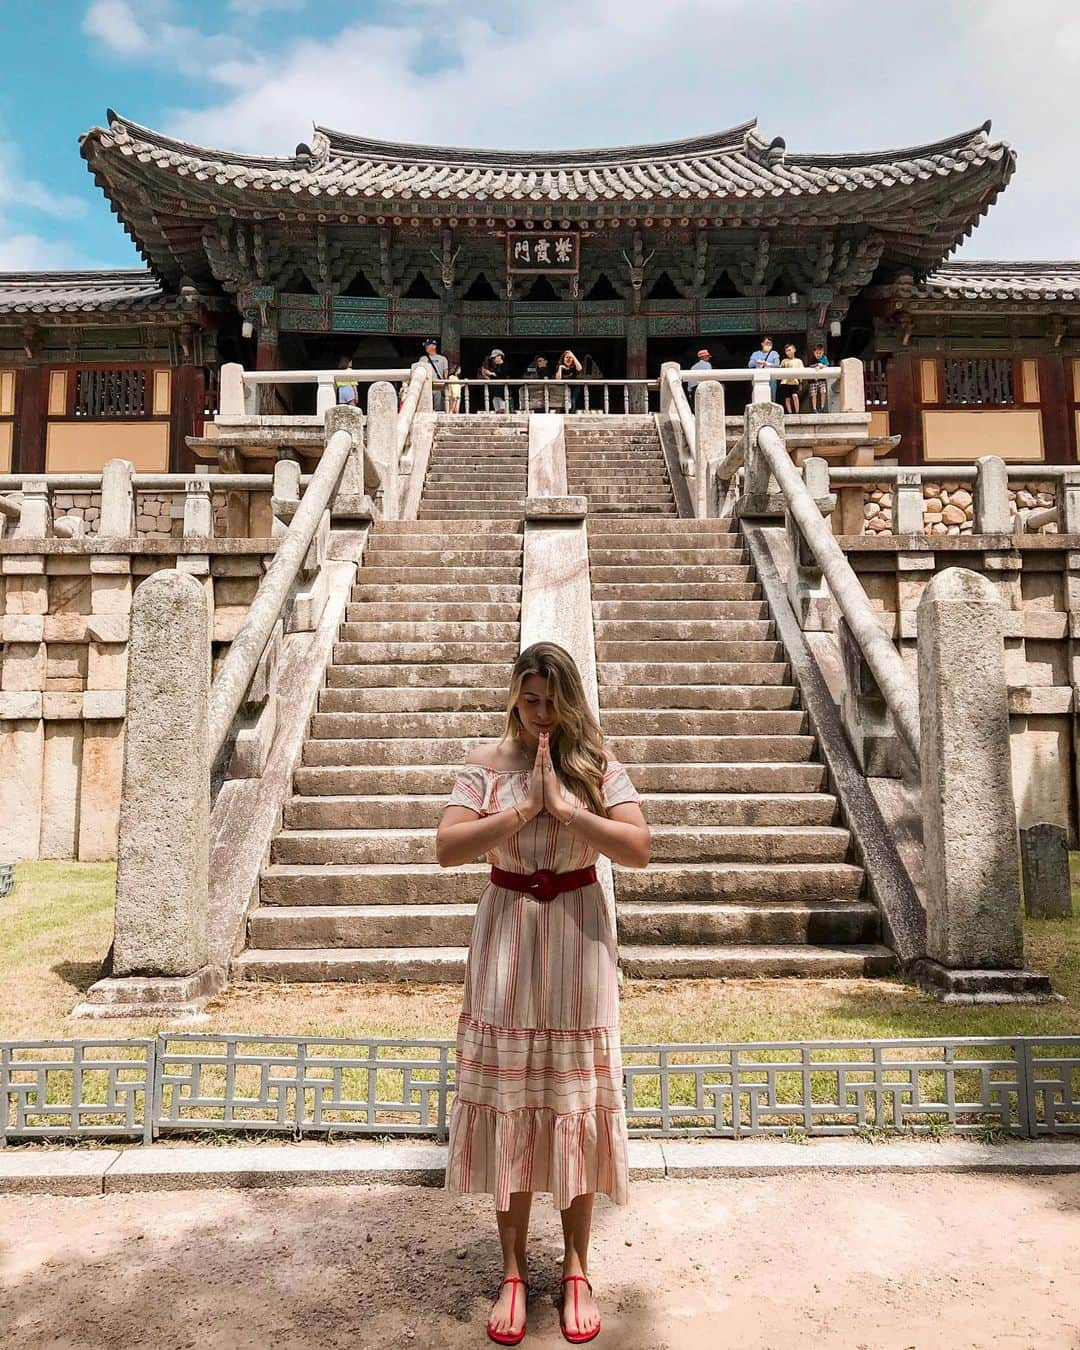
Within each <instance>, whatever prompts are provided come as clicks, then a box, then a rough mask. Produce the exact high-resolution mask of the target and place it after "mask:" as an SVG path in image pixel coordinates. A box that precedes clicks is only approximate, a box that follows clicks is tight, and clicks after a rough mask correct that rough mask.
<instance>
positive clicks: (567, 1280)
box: [559, 1275, 600, 1345]
mask: <svg viewBox="0 0 1080 1350" xmlns="http://www.w3.org/2000/svg"><path fill="white" fill-rule="evenodd" d="M575 1280H580V1281H581V1282H582V1283H583V1284H589V1281H588V1280H587V1279H586V1278H585V1276H584V1275H564V1276H563V1277H562V1282H563V1284H572V1283H573V1282H574V1281H575ZM589 1293H590V1294H591V1293H592V1285H591V1284H589ZM574 1316H575V1318H576V1317H577V1285H576V1284H574ZM559 1327H560V1329H561V1330H562V1334H563V1340H564V1341H569V1342H570V1344H571V1345H584V1344H585V1342H586V1341H595V1340H596V1338H597V1336H599V1335H600V1323H599V1322H598V1323H597V1324H596V1330H595V1331H585V1332H581V1331H567V1329H566V1323H565V1322H564V1321H563V1319H562V1312H561V1311H560V1313H559Z"/></svg>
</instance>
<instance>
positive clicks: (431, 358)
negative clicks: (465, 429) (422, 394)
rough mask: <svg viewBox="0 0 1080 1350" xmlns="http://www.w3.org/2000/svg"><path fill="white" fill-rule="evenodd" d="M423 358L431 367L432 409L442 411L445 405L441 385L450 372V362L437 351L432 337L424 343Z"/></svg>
mask: <svg viewBox="0 0 1080 1350" xmlns="http://www.w3.org/2000/svg"><path fill="white" fill-rule="evenodd" d="M424 360H425V361H426V362H427V363H428V365H429V366H430V367H431V406H432V409H433V410H434V411H435V412H442V411H443V410H444V407H445V401H444V399H443V386H444V384H445V383H446V377H447V375H449V373H450V363H449V362H448V361H447V359H446V357H445V356H443V355H442V354H441V352H440V351H439V344H438V343H437V342H436V341H435V339H434V338H428V339H427V341H426V342H425V343H424Z"/></svg>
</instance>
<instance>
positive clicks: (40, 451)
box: [11, 366, 49, 473]
mask: <svg viewBox="0 0 1080 1350" xmlns="http://www.w3.org/2000/svg"><path fill="white" fill-rule="evenodd" d="M48 406H49V371H48V368H47V367H46V366H26V367H24V368H23V369H22V370H20V371H19V373H18V375H17V376H16V377H15V435H14V454H13V456H12V464H11V466H12V468H13V469H15V470H16V471H18V472H21V473H26V472H30V473H43V472H44V470H45V427H46V415H47V410H48Z"/></svg>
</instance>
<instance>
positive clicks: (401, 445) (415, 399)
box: [394, 361, 432, 471]
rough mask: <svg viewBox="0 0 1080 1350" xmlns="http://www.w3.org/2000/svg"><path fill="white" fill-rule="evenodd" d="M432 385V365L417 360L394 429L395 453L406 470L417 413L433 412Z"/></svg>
mask: <svg viewBox="0 0 1080 1350" xmlns="http://www.w3.org/2000/svg"><path fill="white" fill-rule="evenodd" d="M431 386H432V378H431V366H430V365H429V364H428V362H427V361H417V363H416V365H415V366H413V368H412V370H411V371H410V373H409V385H408V388H407V389H406V391H405V397H404V399H403V400H402V404H401V411H400V412H399V413H398V415H397V424H396V426H395V430H394V453H395V454H396V455H397V456H398V462H399V464H400V466H401V468H402V469H404V470H406V471H407V470H408V468H409V467H410V457H409V456H408V454H407V451H406V447H407V446H408V444H409V438H410V437H411V435H412V430H413V424H414V422H415V420H416V414H417V413H418V412H431V409H432V398H431Z"/></svg>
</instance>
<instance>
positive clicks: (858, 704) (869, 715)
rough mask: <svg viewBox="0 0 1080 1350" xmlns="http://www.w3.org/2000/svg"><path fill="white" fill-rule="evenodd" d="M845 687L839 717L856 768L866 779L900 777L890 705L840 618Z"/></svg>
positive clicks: (898, 749) (899, 750)
mask: <svg viewBox="0 0 1080 1350" xmlns="http://www.w3.org/2000/svg"><path fill="white" fill-rule="evenodd" d="M837 637H838V638H839V642H840V657H841V660H842V661H843V665H844V688H843V692H842V693H841V696H840V719H841V721H842V722H843V724H844V730H845V731H846V732H847V736H848V740H849V742H850V743H851V748H852V750H853V751H854V752H855V758H856V759H857V760H858V762H859V767H860V768H861V769H862V771H863V773H864V774H866V776H867V777H868V778H902V777H903V776H904V774H903V750H902V747H901V745H900V738H899V737H898V736H897V734H896V726H895V724H894V722H893V718H892V713H891V712H890V711H889V705H888V704H887V703H886V702H885V697H884V695H883V694H882V692H881V689H880V687H879V685H878V682H877V680H876V679H875V678H874V673H873V671H872V670H871V669H870V667H869V666H868V665H867V663H866V658H865V657H864V656H863V653H862V649H861V648H860V647H859V644H858V643H857V642H856V641H855V639H854V637H853V636H852V633H851V629H850V628H849V627H848V626H847V623H846V622H845V621H844V619H843V618H842V617H841V619H840V621H839V623H838V625H837Z"/></svg>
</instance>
